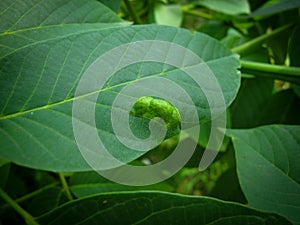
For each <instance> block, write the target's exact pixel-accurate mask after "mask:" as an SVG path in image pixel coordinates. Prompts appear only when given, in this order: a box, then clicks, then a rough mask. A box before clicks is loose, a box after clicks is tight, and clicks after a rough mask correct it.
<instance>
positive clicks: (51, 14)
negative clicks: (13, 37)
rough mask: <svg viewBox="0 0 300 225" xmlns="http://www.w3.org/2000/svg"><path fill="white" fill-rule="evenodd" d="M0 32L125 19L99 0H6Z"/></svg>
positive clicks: (0, 4)
mask: <svg viewBox="0 0 300 225" xmlns="http://www.w3.org/2000/svg"><path fill="white" fill-rule="evenodd" d="M0 20H1V21H2V22H1V24H0V33H4V32H6V31H18V30H21V29H29V28H34V27H35V28H40V29H41V28H43V27H46V26H49V25H57V24H71V23H73V24H74V23H95V22H102V23H113V22H122V20H121V19H120V18H119V17H118V16H117V15H116V14H115V13H114V12H112V11H111V10H110V9H109V8H107V7H106V6H104V5H103V4H101V3H100V2H98V1H96V0H90V1H82V0H73V1H69V0H44V1H38V0H33V1H22V0H13V1H9V0H3V1H1V2H0Z"/></svg>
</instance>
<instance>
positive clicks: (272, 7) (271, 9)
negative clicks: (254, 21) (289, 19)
mask: <svg viewBox="0 0 300 225" xmlns="http://www.w3.org/2000/svg"><path fill="white" fill-rule="evenodd" d="M299 6H300V2H299V1H294V0H280V1H279V0H276V1H267V3H266V4H265V5H263V6H262V7H260V8H258V9H257V10H255V11H254V12H253V13H251V16H253V17H256V16H270V15H273V14H276V13H280V12H284V11H286V10H290V9H295V8H298V7H299Z"/></svg>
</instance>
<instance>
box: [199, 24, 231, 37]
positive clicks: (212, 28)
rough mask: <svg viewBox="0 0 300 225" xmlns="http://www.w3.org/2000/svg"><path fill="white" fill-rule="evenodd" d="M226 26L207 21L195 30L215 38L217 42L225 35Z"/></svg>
mask: <svg viewBox="0 0 300 225" xmlns="http://www.w3.org/2000/svg"><path fill="white" fill-rule="evenodd" d="M228 28H229V27H228V26H227V25H226V24H224V23H223V22H220V21H208V22H205V23H203V24H202V25H201V27H200V28H199V29H197V30H198V31H199V32H203V33H205V34H208V35H210V36H212V37H213V38H216V39H218V40H221V39H222V38H224V37H225V36H226V35H227V31H228Z"/></svg>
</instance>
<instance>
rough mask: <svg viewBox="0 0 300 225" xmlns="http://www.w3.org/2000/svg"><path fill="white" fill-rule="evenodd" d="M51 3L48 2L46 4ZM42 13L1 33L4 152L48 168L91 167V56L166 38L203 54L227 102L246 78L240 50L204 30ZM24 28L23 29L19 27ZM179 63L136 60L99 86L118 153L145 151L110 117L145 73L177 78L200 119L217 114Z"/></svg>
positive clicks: (109, 140)
mask: <svg viewBox="0 0 300 225" xmlns="http://www.w3.org/2000/svg"><path fill="white" fill-rule="evenodd" d="M4 2H6V1H4ZM45 2H48V3H49V2H50V1H45ZM92 2H93V1H92ZM6 3H7V2H6ZM51 3H52V1H51ZM7 4H8V3H7ZM23 4H26V3H23ZM44 4H46V3H43V4H42V6H43V7H46V6H45V5H44ZM2 5H3V7H2V8H3V9H2V12H3V14H2V17H3V18H2V19H6V20H7V21H9V18H10V16H11V13H10V14H7V13H6V12H8V11H9V10H10V8H9V6H7V8H4V4H3V3H2ZM53 5H57V8H58V11H61V10H62V9H60V7H61V6H60V4H58V3H56V2H54V3H53ZM51 6H52V5H51ZM93 6H94V7H95V10H96V11H97V8H98V10H99V11H102V10H108V11H107V12H109V13H111V11H110V10H109V9H107V8H106V7H105V6H103V5H102V4H100V3H95V5H93ZM28 7H29V6H28ZM52 7H54V6H52ZM54 8H55V7H54ZM35 10H37V11H35ZM45 10H46V11H45V14H46V15H44V14H43V15H44V16H45V17H47V13H48V14H49V15H48V17H49V19H48V20H47V21H49V20H50V18H52V11H53V9H52V11H51V10H49V11H47V10H48V9H45ZM81 10H83V9H81ZM40 11H41V8H40V7H33V8H32V9H31V10H30V13H29V14H28V13H24V12H23V13H24V14H23V15H19V20H23V19H25V18H27V17H28V18H27V20H28V21H29V22H28V23H29V24H28V25H26V24H24V23H25V22H26V21H27V20H26V21H25V20H24V21H23V22H22V24H19V23H17V24H18V25H17V26H13V28H14V30H13V31H7V32H5V33H2V34H0V44H1V45H0V67H1V71H0V81H1V83H0V94H1V99H0V142H1V148H0V157H3V158H5V159H9V160H11V161H13V162H15V163H17V164H21V165H24V166H28V167H31V168H38V169H43V170H51V171H67V172H68V171H86V170H91V168H90V166H89V165H88V164H87V163H86V162H85V160H84V159H83V157H82V155H81V153H80V151H79V150H78V147H77V145H76V142H75V139H74V134H73V127H72V104H73V101H74V92H75V90H76V86H77V84H78V81H79V80H80V78H81V76H82V74H83V73H84V71H85V70H86V69H87V68H88V66H89V65H90V64H91V63H92V62H94V61H95V60H96V59H97V58H98V57H99V56H101V55H103V54H104V53H106V52H108V51H109V50H111V49H113V48H115V47H117V46H120V45H122V44H126V43H129V42H134V41H144V40H160V41H167V42H172V43H174V44H177V45H180V46H183V47H186V48H187V49H189V50H191V51H193V52H194V53H195V54H196V55H198V56H199V57H201V58H202V59H203V61H204V62H206V63H207V65H208V66H209V68H210V70H211V71H212V72H213V73H214V74H215V76H216V78H217V80H218V81H219V83H220V86H221V89H222V91H223V93H224V98H225V104H226V106H228V105H230V103H231V102H232V101H233V99H234V98H235V95H236V93H237V90H238V88H239V83H240V75H239V73H238V71H237V68H238V67H239V61H238V59H237V57H236V55H233V54H232V53H231V52H230V51H229V50H227V49H225V48H224V47H223V46H222V45H221V44H220V43H218V42H217V41H216V40H214V39H211V38H210V37H208V36H206V35H204V34H200V33H195V34H191V33H190V32H189V31H187V30H184V29H178V28H172V27H165V26H133V27H124V23H83V24H65V22H64V21H66V20H65V14H64V15H63V16H59V15H60V14H58V16H57V17H55V18H53V21H52V22H51V23H50V22H49V24H51V25H47V26H46V25H45V26H39V25H40V24H41V23H43V21H44V20H45V18H44V17H43V18H35V17H33V15H35V14H37V13H39V12H40ZM82 13H83V15H82V17H83V18H81V20H83V21H84V18H86V14H85V13H86V10H83V11H82ZM78 14H80V12H78ZM76 15H77V14H76ZM4 16H5V18H4ZM48 17H47V18H48ZM77 17H79V16H78V15H77ZM30 18H31V19H30ZM32 18H34V19H32ZM29 19H30V20H29ZM16 20H18V19H16ZM94 20H96V19H95V18H94ZM4 21H5V20H4ZM32 21H34V22H32ZM92 21H93V20H92ZM103 21H104V22H107V21H106V20H103ZM99 22H102V19H101V21H99ZM11 24H12V23H10V24H8V25H7V24H2V26H3V27H2V30H5V31H6V30H8V29H9V27H12V26H11ZM20 27H22V29H21V30H16V29H17V28H20ZM25 28H26V29H25ZM180 69H182V68H179V70H178V69H176V68H174V67H172V66H169V65H163V64H161V63H154V62H150V63H143V64H141V63H140V64H137V65H131V66H129V67H128V68H124V69H122V70H120V71H118V72H117V73H116V74H115V76H114V77H113V78H112V79H111V80H109V81H108V83H107V85H106V86H105V87H104V90H101V91H100V90H96V92H95V93H97V94H99V92H101V93H100V95H99V97H98V100H97V106H96V121H95V122H96V125H97V129H98V134H99V136H100V138H101V140H104V141H105V145H106V146H110V147H111V148H110V153H111V154H112V155H113V156H114V157H115V158H117V159H119V160H121V161H123V162H125V163H126V162H130V161H132V160H134V159H136V158H137V157H139V156H140V155H141V154H143V153H144V152H141V151H132V150H130V151H128V150H129V149H128V148H126V147H125V146H124V145H123V144H121V143H120V142H119V141H118V139H117V138H116V136H115V134H114V131H113V129H112V125H111V123H110V121H111V120H110V112H111V108H112V107H111V105H112V103H113V100H114V99H115V97H116V96H117V95H118V93H119V92H120V90H121V89H122V88H123V87H124V86H126V85H128V84H131V83H134V82H135V81H138V80H140V79H141V78H145V77H157V76H163V77H165V78H167V79H170V80H172V81H174V82H176V83H177V84H179V85H180V86H181V87H182V88H184V89H185V90H186V91H187V93H188V94H189V95H190V96H191V98H192V100H193V101H194V102H195V105H196V107H197V110H198V114H199V119H200V122H202V121H207V120H209V119H210V109H209V106H208V103H207V100H206V97H205V95H204V94H203V92H202V91H201V89H200V88H199V87H198V86H197V84H196V83H195V82H194V81H193V80H192V79H190V78H189V77H187V76H186V75H185V73H184V72H182V71H181V70H180ZM91 92H92V91H91ZM81 97H83V96H81ZM174 97H175V96H174ZM216 107H218V106H216ZM131 128H132V130H133V131H134V133H136V134H144V136H147V132H148V133H149V129H148V124H147V123H145V122H144V121H138V120H134V121H133V123H132V125H131Z"/></svg>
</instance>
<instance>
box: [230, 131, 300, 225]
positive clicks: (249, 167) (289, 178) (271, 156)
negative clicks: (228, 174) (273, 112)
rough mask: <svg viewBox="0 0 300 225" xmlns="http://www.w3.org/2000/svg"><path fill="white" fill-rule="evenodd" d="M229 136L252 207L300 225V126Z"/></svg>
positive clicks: (241, 132) (245, 132) (239, 175)
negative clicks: (278, 215)
mask: <svg viewBox="0 0 300 225" xmlns="http://www.w3.org/2000/svg"><path fill="white" fill-rule="evenodd" d="M227 133H228V135H230V136H231V137H232V140H233V144H234V148H235V154H236V159H237V172H238V177H239V181H240V184H241V187H242V190H243V192H244V194H245V196H246V198H247V200H248V202H249V204H250V205H251V206H252V207H255V208H258V209H261V210H267V211H272V212H276V213H279V214H281V215H284V216H286V217H287V218H288V219H290V220H291V221H292V222H293V223H294V224H300V214H299V210H300V173H299V171H300V164H299V158H300V126H287V125H270V126H264V127H259V128H254V129H249V130H229V131H227Z"/></svg>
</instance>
